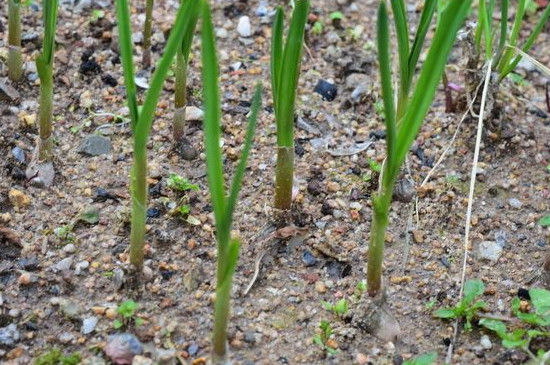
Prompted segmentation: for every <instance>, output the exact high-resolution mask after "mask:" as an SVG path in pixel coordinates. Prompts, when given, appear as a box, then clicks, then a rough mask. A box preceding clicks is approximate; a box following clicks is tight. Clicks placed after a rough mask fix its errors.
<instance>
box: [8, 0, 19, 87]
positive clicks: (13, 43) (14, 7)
mask: <svg viewBox="0 0 550 365" xmlns="http://www.w3.org/2000/svg"><path fill="white" fill-rule="evenodd" d="M20 9H21V3H20V1H19V0H8V46H9V53H8V77H9V78H10V80H12V81H19V80H21V77H23V56H22V55H21V11H20Z"/></svg>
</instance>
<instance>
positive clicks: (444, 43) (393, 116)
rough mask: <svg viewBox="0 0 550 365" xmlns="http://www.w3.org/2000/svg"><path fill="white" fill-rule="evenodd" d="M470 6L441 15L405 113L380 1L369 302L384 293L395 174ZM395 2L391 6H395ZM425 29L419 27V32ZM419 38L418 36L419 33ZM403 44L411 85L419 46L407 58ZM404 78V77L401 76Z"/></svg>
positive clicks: (454, 6)
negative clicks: (378, 146) (379, 118)
mask: <svg viewBox="0 0 550 365" xmlns="http://www.w3.org/2000/svg"><path fill="white" fill-rule="evenodd" d="M397 2H401V1H397ZM471 2H472V0H451V2H450V3H449V4H448V5H447V7H446V8H445V10H443V11H442V13H441V15H440V16H441V24H444V25H445V26H441V27H438V28H437V29H436V31H435V35H434V37H433V40H432V44H431V46H430V49H429V51H428V54H427V57H426V61H425V62H424V64H423V65H422V68H421V71H420V76H419V78H418V81H417V83H416V86H415V88H414V90H413V92H412V96H411V98H410V100H406V101H401V100H400V98H398V105H405V107H402V108H404V109H403V110H401V111H400V109H399V106H398V107H397V110H396V108H395V107H394V94H393V88H392V75H391V59H390V54H391V51H390V44H391V42H390V36H389V20H388V13H387V9H386V3H385V1H381V2H380V6H379V9H378V26H377V33H378V61H379V67H380V76H381V81H382V82H381V84H382V97H383V101H384V110H385V121H386V146H387V158H386V161H385V163H384V166H383V171H382V176H381V178H380V180H381V182H380V186H379V190H378V192H377V193H376V194H375V195H374V196H373V198H372V209H373V213H372V223H371V234H370V244H369V252H368V265H367V293H368V295H369V296H370V297H376V296H377V295H378V294H379V293H380V291H381V286H382V285H381V278H382V260H383V253H384V237H385V233H386V228H387V225H388V214H389V209H390V205H391V201H392V194H393V190H394V185H395V181H396V178H397V175H398V174H399V170H400V167H401V165H402V164H403V162H404V160H405V157H406V155H407V152H408V150H409V149H410V147H411V145H412V143H413V141H414V139H415V138H416V135H417V134H418V131H419V130H420V127H421V126H422V122H423V120H424V117H425V116H426V113H427V112H428V109H429V107H430V105H431V103H432V101H433V98H434V96H435V92H436V89H437V85H438V83H439V81H440V79H441V75H442V73H443V69H444V67H445V62H446V60H447V56H448V54H449V52H450V50H451V48H452V46H453V44H454V40H455V37H456V33H457V32H458V30H459V28H460V26H461V25H462V22H463V20H464V19H465V18H466V16H467V14H468V10H469V8H470V4H471ZM393 3H394V2H393V1H392V4H393ZM400 7H401V5H399V6H398V7H396V6H395V5H394V14H395V22H396V29H398V31H402V32H405V29H404V28H403V25H404V24H403V17H402V16H401V15H400V14H399V12H396V10H398V11H399V9H398V8H400ZM422 18H424V16H422ZM398 23H401V24H398ZM422 26H423V25H422V24H421V26H420V27H419V29H420V28H421V27H422ZM426 27H427V25H426ZM418 33H420V31H419V32H418ZM421 38H423V37H421ZM399 39H401V40H400V41H398V55H399V64H400V67H399V70H400V71H399V72H400V76H401V80H400V81H401V83H402V82H403V80H405V81H407V82H410V81H411V80H412V73H413V72H414V68H410V67H409V68H405V67H404V64H405V62H409V60H411V59H412V61H413V62H412V63H406V64H408V65H413V64H416V60H417V58H416V57H417V56H411V54H413V55H414V54H416V55H418V54H419V53H420V49H419V48H418V49H417V48H416V47H415V46H416V44H417V42H416V40H415V44H414V45H413V51H411V52H408V53H407V52H406V51H407V50H408V45H407V44H408V38H407V37H404V36H403V34H399V33H398V40H399ZM417 39H418V38H417ZM421 43H422V42H420V44H419V46H421ZM415 58H416V60H415ZM403 75H405V76H406V77H403ZM411 86H412V85H411V84H410V83H409V84H408V85H405V86H403V85H402V84H400V89H399V92H398V95H400V96H401V95H403V94H407V93H406V91H407V90H408V89H409V88H410V87H411ZM399 112H401V114H402V117H401V118H397V116H398V115H399Z"/></svg>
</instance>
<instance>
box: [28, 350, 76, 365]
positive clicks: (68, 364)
mask: <svg viewBox="0 0 550 365" xmlns="http://www.w3.org/2000/svg"><path fill="white" fill-rule="evenodd" d="M80 361H81V359H80V353H78V352H74V353H72V354H70V355H67V356H65V355H63V352H61V350H60V349H57V348H55V349H51V350H50V351H48V352H46V353H45V354H42V355H40V356H39V357H38V358H36V360H34V364H35V365H78V364H80Z"/></svg>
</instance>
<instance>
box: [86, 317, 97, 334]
mask: <svg viewBox="0 0 550 365" xmlns="http://www.w3.org/2000/svg"><path fill="white" fill-rule="evenodd" d="M98 321H99V318H97V317H88V318H84V320H83V321H82V333H83V334H85V335H87V334H89V333H92V332H93V331H94V329H95V326H96V325H97V322H98Z"/></svg>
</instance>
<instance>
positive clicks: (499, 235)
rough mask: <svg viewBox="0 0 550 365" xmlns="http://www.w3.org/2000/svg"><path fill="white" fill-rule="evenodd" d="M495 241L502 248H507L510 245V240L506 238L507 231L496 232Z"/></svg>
mask: <svg viewBox="0 0 550 365" xmlns="http://www.w3.org/2000/svg"><path fill="white" fill-rule="evenodd" d="M495 241H496V243H497V245H499V246H500V247H502V248H506V246H507V244H508V238H507V237H506V232H505V231H496V232H495Z"/></svg>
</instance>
